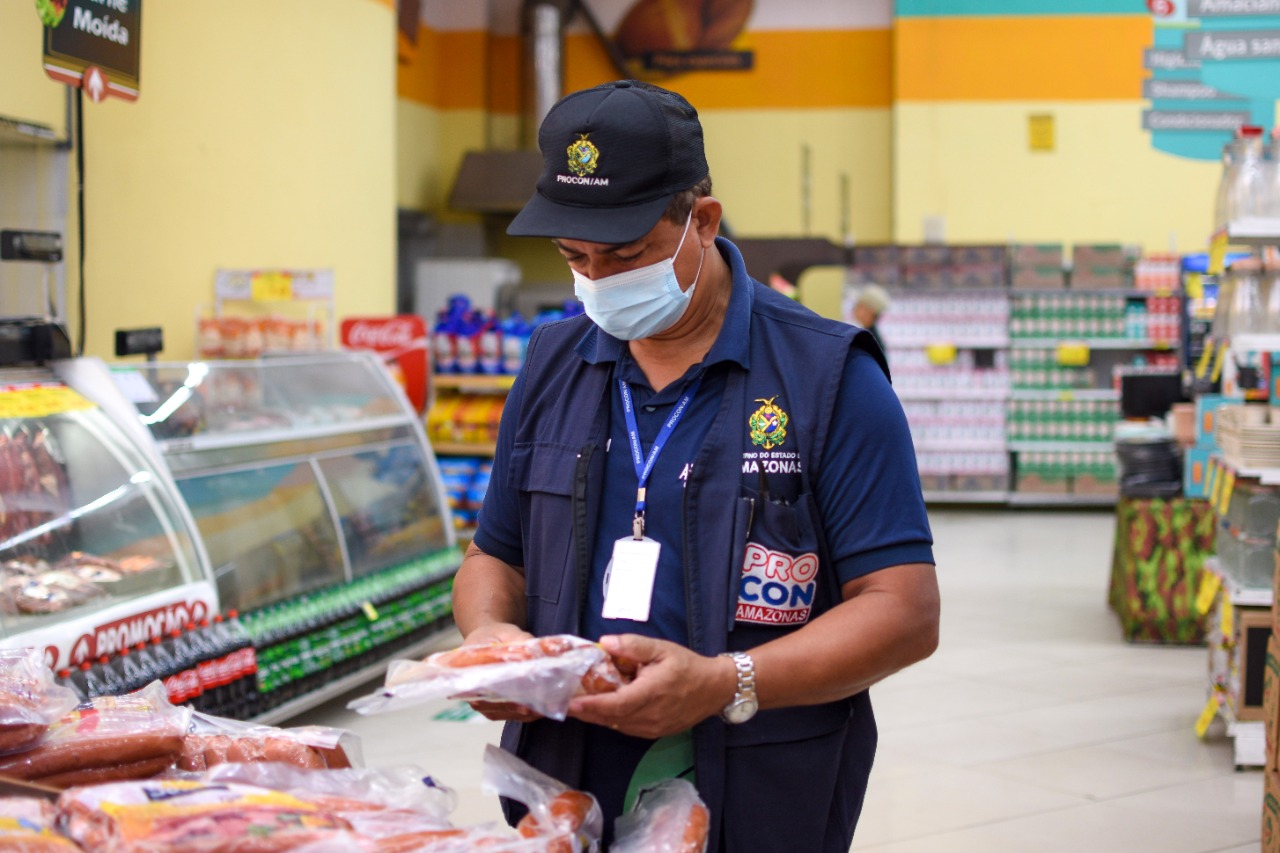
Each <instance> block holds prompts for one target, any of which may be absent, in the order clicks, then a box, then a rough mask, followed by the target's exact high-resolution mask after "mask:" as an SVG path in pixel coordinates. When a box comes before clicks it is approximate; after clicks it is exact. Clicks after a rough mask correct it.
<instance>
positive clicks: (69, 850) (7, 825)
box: [0, 797, 80, 853]
mask: <svg viewBox="0 0 1280 853" xmlns="http://www.w3.org/2000/svg"><path fill="white" fill-rule="evenodd" d="M0 850H4V851H7V853H80V847H79V846H77V845H76V844H74V843H73V842H72V841H71V840H70V839H68V838H66V837H65V836H63V835H62V834H61V833H60V832H59V831H58V810H57V808H56V807H55V806H54V804H53V803H51V802H49V801H48V800H38V799H35V798H33V797H0Z"/></svg>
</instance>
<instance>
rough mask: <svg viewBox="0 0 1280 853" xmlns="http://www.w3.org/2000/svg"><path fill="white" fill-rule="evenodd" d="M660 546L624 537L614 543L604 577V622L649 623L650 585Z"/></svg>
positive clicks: (654, 573)
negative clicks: (620, 620)
mask: <svg viewBox="0 0 1280 853" xmlns="http://www.w3.org/2000/svg"><path fill="white" fill-rule="evenodd" d="M661 550H662V546H661V545H660V544H659V543H658V541H657V540H655V539H650V538H649V537H647V536H645V537H643V538H641V539H636V538H635V537H634V536H624V537H623V538H621V539H619V540H617V541H616V542H614V543H613V559H612V560H610V562H609V570H608V572H607V574H606V575H605V590H604V607H603V608H601V611H600V615H601V616H603V617H604V618H605V619H630V620H632V621H635V622H648V621H649V606H650V604H651V603H652V601H653V584H654V580H655V578H656V577H657V575H658V554H659V552H660V551H661Z"/></svg>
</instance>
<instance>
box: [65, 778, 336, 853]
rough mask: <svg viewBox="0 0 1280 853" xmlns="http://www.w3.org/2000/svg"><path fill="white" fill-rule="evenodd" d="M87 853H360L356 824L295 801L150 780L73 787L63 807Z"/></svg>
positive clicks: (259, 791)
mask: <svg viewBox="0 0 1280 853" xmlns="http://www.w3.org/2000/svg"><path fill="white" fill-rule="evenodd" d="M58 809H59V811H60V812H61V813H62V815H63V818H64V822H65V825H66V830H67V834H68V835H70V836H71V838H72V839H73V840H74V841H76V842H77V843H78V844H80V846H81V847H83V848H84V849H85V850H86V851H88V853H283V851H302V850H306V851H308V853H314V851H316V850H320V849H332V850H334V851H340V850H347V851H358V850H360V849H361V846H360V843H359V841H358V839H356V837H355V836H354V835H353V834H352V833H351V831H350V825H349V824H348V823H347V822H346V821H345V820H343V819H342V818H341V817H339V816H337V815H336V814H333V813H332V812H329V811H326V810H325V809H324V808H322V807H321V806H319V805H317V804H315V803H312V802H307V801H306V800H302V799H299V798H298V797H295V796H292V795H291V794H288V793H284V792H281V791H273V790H269V789H267V788H260V787H256V786H253V785H242V784H238V783H235V782H218V783H210V782H199V781H189V780H182V779H151V780H147V781H135V782H117V783H114V784H109V785H95V786H92V787H87V788H72V789H70V790H69V791H66V792H65V793H64V794H63V795H62V797H61V798H60V799H59V800H58Z"/></svg>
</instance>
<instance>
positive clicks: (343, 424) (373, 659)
mask: <svg viewBox="0 0 1280 853" xmlns="http://www.w3.org/2000/svg"><path fill="white" fill-rule="evenodd" d="M114 375H115V378H116V381H117V384H119V385H120V386H121V388H122V389H126V393H128V395H129V396H130V397H131V399H132V400H133V401H134V404H135V406H136V407H137V413H138V415H140V419H141V422H142V423H143V424H144V425H145V426H146V427H147V428H148V429H150V431H151V433H152V435H153V436H154V437H155V440H156V444H157V446H158V448H159V450H160V452H161V453H162V454H163V456H164V458H165V460H166V462H167V464H168V468H169V470H170V471H171V472H172V474H173V477H174V479H175V481H176V483H177V488H178V490H179V492H180V493H181V495H182V497H183V498H184V500H185V502H186V505H187V506H188V507H189V509H190V511H191V514H192V515H193V516H194V518H195V522H196V525H197V527H198V528H199V532H200V537H201V540H202V542H203V544H204V547H205V548H206V549H207V551H208V553H209V558H210V563H211V565H212V568H213V574H214V578H215V582H216V584H217V589H218V594H219V598H220V601H221V603H222V606H223V608H224V609H226V610H238V611H240V613H241V614H242V615H243V620H244V624H245V626H246V628H247V629H248V630H249V632H250V635H251V636H252V637H253V639H254V642H255V645H256V646H257V648H258V655H259V659H260V664H259V666H260V668H259V690H260V691H261V694H262V695H261V699H262V704H261V706H260V707H259V708H258V709H257V710H258V711H259V712H270V713H272V715H273V717H275V718H281V717H283V716H284V715H286V713H296V712H298V711H300V710H303V709H304V708H305V707H307V706H309V705H312V704H315V703H316V702H318V701H322V700H323V698H325V697H327V696H329V695H331V694H333V693H334V692H336V691H338V690H340V689H342V687H343V686H344V685H348V684H350V683H353V682H354V680H358V679H359V678H361V677H368V676H369V675H370V673H371V671H372V670H373V668H374V667H375V666H376V665H377V664H379V663H380V662H382V661H384V660H385V659H386V658H387V657H389V656H390V655H391V653H393V652H396V653H400V654H405V653H407V652H406V649H410V648H416V647H425V646H427V645H429V644H430V643H431V642H432V641H433V639H434V638H437V637H438V636H439V635H440V633H441V629H442V628H443V627H445V626H446V625H447V624H448V623H449V617H450V610H449V607H448V595H449V590H450V587H451V582H452V577H453V574H454V573H455V572H456V570H457V567H458V565H459V564H460V563H461V553H460V552H459V551H458V549H457V547H456V540H455V538H454V531H453V525H452V522H451V519H450V518H449V509H448V506H447V504H446V500H445V495H444V492H443V487H442V484H441V480H440V475H439V472H438V469H437V466H436V461H435V457H434V456H433V454H432V452H431V449H430V447H429V445H428V444H427V441H426V437H425V433H424V432H423V428H422V423H421V421H420V420H419V418H418V416H417V414H416V413H415V412H414V410H413V409H412V407H411V406H410V405H409V403H408V401H407V400H406V399H405V397H404V394H403V392H402V391H401V390H400V388H399V387H398V386H397V385H396V384H395V382H394V380H393V379H392V377H391V376H390V374H389V373H388V372H387V370H386V368H385V367H384V366H383V364H382V363H381V361H379V360H378V359H377V357H376V356H374V355H373V354H371V353H365V352H328V353H315V354H306V355H287V356H279V357H266V358H261V359H257V360H253V361H209V362H193V363H179V364H155V365H147V366H145V367H141V368H136V369H124V368H117V369H116V370H115V373H114ZM315 688H322V689H319V690H317V689H315Z"/></svg>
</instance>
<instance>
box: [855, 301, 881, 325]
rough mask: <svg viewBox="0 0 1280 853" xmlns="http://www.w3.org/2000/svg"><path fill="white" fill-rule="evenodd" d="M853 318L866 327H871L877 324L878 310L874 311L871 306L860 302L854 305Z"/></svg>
mask: <svg viewBox="0 0 1280 853" xmlns="http://www.w3.org/2000/svg"><path fill="white" fill-rule="evenodd" d="M853 320H854V322H855V323H857V324H858V325H859V326H861V327H862V328H864V329H870V328H871V327H872V326H874V325H875V324H876V312H875V311H872V310H871V308H870V306H868V305H865V304H864V303H862V302H859V303H858V304H857V305H855V306H853Z"/></svg>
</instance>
